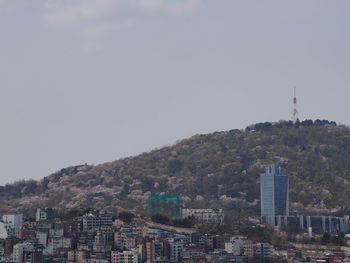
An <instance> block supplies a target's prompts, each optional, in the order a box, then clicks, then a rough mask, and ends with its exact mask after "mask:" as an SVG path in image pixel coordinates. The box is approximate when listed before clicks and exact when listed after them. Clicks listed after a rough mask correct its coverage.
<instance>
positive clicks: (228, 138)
mask: <svg viewBox="0 0 350 263" xmlns="http://www.w3.org/2000/svg"><path fill="white" fill-rule="evenodd" d="M145 139H146V138H145ZM271 163H280V164H281V165H282V166H283V167H284V168H285V169H286V170H287V173H288V174H289V176H290V201H291V205H290V206H291V210H292V211H295V212H303V210H305V209H307V210H308V213H333V212H339V211H343V210H347V209H350V130H349V129H348V128H347V127H344V126H337V125H336V124H335V123H334V122H329V121H320V120H317V121H310V120H308V121H303V122H298V123H297V124H296V125H293V124H292V123H291V122H286V121H282V122H278V123H259V124H255V125H252V126H250V127H247V128H246V129H245V130H230V131H223V132H215V133H211V134H206V135H195V136H193V137H191V138H189V139H184V140H181V141H179V142H177V143H176V144H174V145H172V146H167V147H163V148H161V149H156V150H153V151H151V152H148V153H143V154H140V155H138V156H135V157H131V158H125V159H121V160H117V161H113V162H109V163H104V164H101V165H97V166H91V165H80V166H75V167H70V168H64V169H62V170H60V171H59V172H57V173H54V174H52V175H50V176H48V177H45V178H44V179H42V180H41V181H33V180H31V181H19V182H16V183H14V184H9V185H6V186H3V187H0V201H1V202H0V206H1V207H0V212H8V211H33V209H34V208H35V207H43V206H50V207H54V208H59V209H65V210H68V209H81V210H85V209H87V208H99V209H101V208H104V209H107V210H108V209H115V208H116V209H120V208H126V209H130V210H134V211H136V212H140V213H143V212H144V211H145V204H146V200H147V198H148V196H149V195H150V193H151V192H152V193H167V194H174V193H179V194H181V197H182V201H183V205H184V206H186V207H203V208H204V207H217V208H219V207H221V208H224V209H226V211H232V212H239V213H241V214H250V215H259V211H260V204H259V197H260V191H259V174H260V173H261V172H262V171H263V170H264V166H265V165H268V164H271Z"/></svg>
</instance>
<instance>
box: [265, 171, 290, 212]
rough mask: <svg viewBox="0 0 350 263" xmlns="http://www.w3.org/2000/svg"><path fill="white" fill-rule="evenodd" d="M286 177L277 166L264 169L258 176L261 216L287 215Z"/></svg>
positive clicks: (287, 194)
mask: <svg viewBox="0 0 350 263" xmlns="http://www.w3.org/2000/svg"><path fill="white" fill-rule="evenodd" d="M288 184H289V182H288V175H287V174H286V172H285V171H284V170H283V169H282V167H280V166H278V165H270V166H268V167H266V170H265V173H263V174H261V175H260V202H261V216H266V217H274V216H287V215H289V193H288Z"/></svg>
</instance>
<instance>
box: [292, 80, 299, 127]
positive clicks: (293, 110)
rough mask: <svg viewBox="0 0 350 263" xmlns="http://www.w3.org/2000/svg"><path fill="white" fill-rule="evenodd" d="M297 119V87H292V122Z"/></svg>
mask: <svg viewBox="0 0 350 263" xmlns="http://www.w3.org/2000/svg"><path fill="white" fill-rule="evenodd" d="M297 120H298V104H297V89H296V87H294V97H293V109H292V122H293V124H295V123H296V122H297Z"/></svg>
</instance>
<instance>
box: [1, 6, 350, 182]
mask: <svg viewBox="0 0 350 263" xmlns="http://www.w3.org/2000/svg"><path fill="white" fill-rule="evenodd" d="M349 11H350V1H349V0H343V1H341V0H307V1H305V0H290V1H281V0H275V1H269V0H264V1H262V0H30V1H29V0H0V92H1V94H0V122H1V126H0V127H1V129H0V165H1V169H0V171H1V173H0V184H5V183H7V182H13V181H15V180H18V179H21V178H25V179H29V178H35V179H40V178H42V177H44V176H46V175H48V174H50V173H52V172H55V171H57V170H59V169H61V168H63V167H66V166H71V165H78V164H82V163H89V164H98V163H102V162H106V161H112V160H115V159H118V158H121V157H126V156H130V155H135V154H138V153H142V152H145V151H149V150H151V149H154V148H156V147H161V146H164V145H167V144H172V143H174V142H175V141H176V140H178V139H182V138H186V137H190V136H192V135H194V134H197V133H209V132H214V131H221V130H229V129H234V128H239V129H241V128H245V127H246V126H247V125H249V124H252V123H255V122H261V121H278V120H282V119H290V118H291V100H292V95H293V87H294V86H296V87H297V93H298V99H299V101H298V102H299V117H300V119H305V118H311V119H316V118H322V119H329V120H335V121H337V122H340V123H344V124H350V114H349V113H350V111H349V108H350V103H349V97H350V86H349V83H350V16H349Z"/></svg>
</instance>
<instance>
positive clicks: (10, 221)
mask: <svg viewBox="0 0 350 263" xmlns="http://www.w3.org/2000/svg"><path fill="white" fill-rule="evenodd" d="M2 221H4V224H5V227H6V229H7V233H9V234H10V233H11V234H12V235H14V234H15V233H16V232H18V231H19V230H21V228H22V226H23V215H22V214H7V215H3V216H2Z"/></svg>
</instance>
